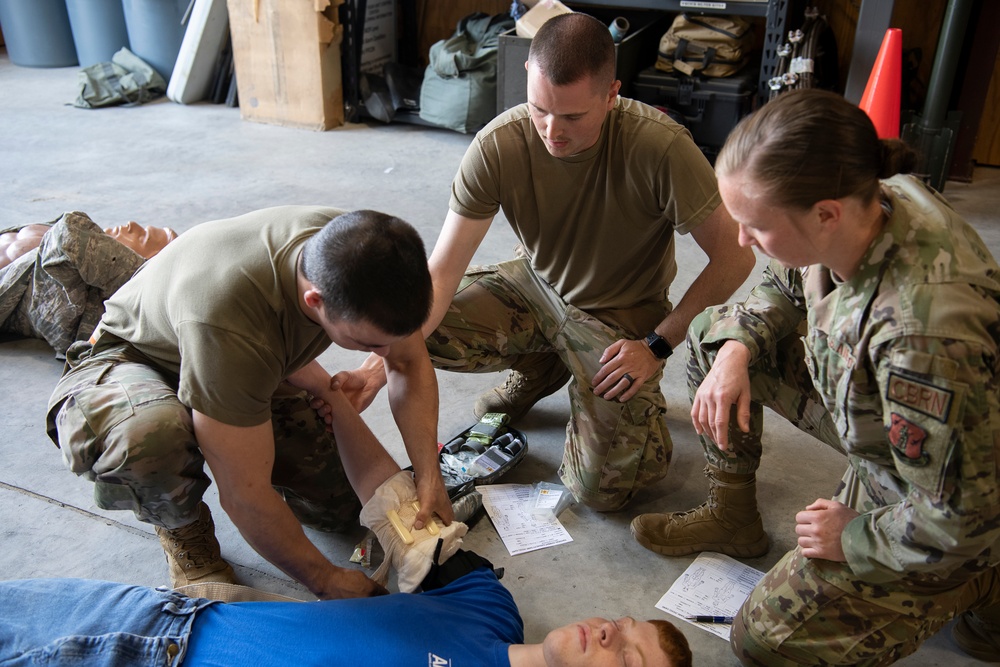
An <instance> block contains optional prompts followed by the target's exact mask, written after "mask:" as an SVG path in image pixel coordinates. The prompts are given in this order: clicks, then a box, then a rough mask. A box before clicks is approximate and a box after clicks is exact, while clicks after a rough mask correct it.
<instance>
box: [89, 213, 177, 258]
mask: <svg viewBox="0 0 1000 667" xmlns="http://www.w3.org/2000/svg"><path fill="white" fill-rule="evenodd" d="M104 233H105V234H107V235H108V236H110V237H111V238H113V239H115V240H116V241H118V242H119V243H121V244H122V245H123V246H126V247H127V248H130V249H132V250H134V251H135V252H136V253H137V254H139V255H140V256H141V257H143V258H144V259H149V258H150V257H153V256H154V255H156V253H158V252H160V251H161V250H163V248H165V247H166V245H167V244H168V243H170V242H171V241H173V240H174V239H175V238H177V232H175V231H174V230H172V229H170V228H169V227H154V226H153V225H146V226H143V225H140V224H139V223H137V222H134V221H132V220H129V221H128V222H127V223H125V224H124V225H118V226H117V227H108V228H107V229H105V230H104Z"/></svg>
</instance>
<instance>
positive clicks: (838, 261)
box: [632, 90, 1000, 667]
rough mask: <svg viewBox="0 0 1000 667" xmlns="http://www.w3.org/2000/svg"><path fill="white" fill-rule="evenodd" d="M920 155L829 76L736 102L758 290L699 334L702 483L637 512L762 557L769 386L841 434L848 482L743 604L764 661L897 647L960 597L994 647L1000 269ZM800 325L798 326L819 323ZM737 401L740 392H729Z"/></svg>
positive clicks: (970, 624)
mask: <svg viewBox="0 0 1000 667" xmlns="http://www.w3.org/2000/svg"><path fill="white" fill-rule="evenodd" d="M913 164H914V156H913V154H912V152H910V151H909V149H908V148H906V147H905V146H904V145H903V144H902V143H901V142H899V141H898V140H883V141H880V140H879V139H878V137H877V135H876V132H875V129H874V127H873V126H872V124H871V121H870V120H869V119H868V117H867V116H866V115H865V114H864V112H862V111H861V110H859V109H858V108H857V107H855V106H853V105H851V104H850V103H848V102H846V101H845V100H844V99H843V98H842V97H840V96H838V95H835V94H832V93H828V92H825V91H819V90H803V91H795V92H791V93H787V94H785V95H783V96H781V97H779V98H778V99H777V100H774V101H772V102H770V103H768V104H767V105H766V106H764V107H763V108H762V109H761V110H759V111H758V112H757V113H756V114H754V115H753V116H751V117H750V118H748V119H746V120H745V121H744V122H742V123H741V124H740V125H739V126H738V127H737V128H736V129H735V130H734V131H733V134H732V135H731V136H730V137H729V139H728V140H727V142H726V146H725V147H724V148H723V151H722V153H721V154H720V155H719V158H718V162H717V164H716V170H717V173H718V176H719V189H720V192H721V194H722V197H723V201H724V202H725V204H726V206H727V208H728V209H729V211H730V212H731V213H732V215H733V217H734V218H735V219H736V220H737V221H738V222H739V223H740V243H741V244H743V245H748V246H756V247H757V248H758V249H760V250H761V251H763V252H764V253H765V254H767V255H768V256H770V257H771V258H772V261H771V263H770V265H769V267H768V268H767V270H766V271H765V274H764V279H763V281H762V282H761V284H760V285H758V286H757V287H756V288H755V289H754V290H753V292H752V293H751V296H750V297H749V298H748V299H747V301H746V302H744V303H743V304H736V305H732V306H722V307H718V308H714V309H710V310H708V311H706V312H705V313H703V314H702V315H701V316H699V318H697V319H696V320H695V321H694V323H693V324H692V326H691V329H690V331H689V333H688V342H689V346H690V348H691V360H690V363H689V367H688V381H689V386H690V388H691V393H692V400H693V407H692V411H691V415H692V420H693V422H694V425H695V429H696V430H697V432H698V433H699V435H700V436H701V439H702V444H703V447H704V449H705V453H706V456H707V459H708V467H707V473H708V477H709V480H710V483H711V492H710V497H709V500H708V502H706V503H705V504H704V505H702V506H700V507H699V508H696V509H695V510H693V511H691V512H676V513H672V514H646V515H642V516H639V517H637V518H636V519H635V521H633V524H632V530H633V533H634V534H635V535H636V537H637V539H638V540H639V541H640V543H642V544H643V545H645V546H647V547H648V548H650V549H653V550H654V551H657V552H659V553H664V554H668V555H681V554H684V553H692V552H695V551H702V550H712V551H723V552H726V553H729V554H731V555H734V556H740V557H747V556H756V555H762V554H763V553H764V552H766V551H767V545H768V539H767V536H766V534H765V533H764V531H763V527H762V525H761V519H760V515H759V513H758V512H757V505H756V498H755V488H754V486H755V481H754V479H755V478H754V473H755V471H756V469H757V467H758V465H759V463H760V454H761V440H760V435H761V420H762V415H763V406H765V405H766V406H768V407H770V408H772V409H773V410H774V411H775V412H777V413H778V414H780V415H782V416H785V417H786V418H788V419H789V420H790V421H792V423H794V424H795V425H796V426H798V427H799V428H801V429H802V430H804V431H806V432H807V433H810V434H811V435H814V436H815V437H817V438H819V439H820V440H823V441H824V442H826V443H827V444H830V445H831V446H833V447H835V448H837V449H838V450H839V451H842V452H844V453H846V455H847V457H848V461H849V464H850V465H849V467H848V469H847V472H846V473H845V474H844V477H843V480H842V482H841V484H840V486H839V488H838V490H837V492H836V495H835V496H834V497H833V499H822V498H821V499H818V500H816V501H815V502H813V503H812V504H811V505H809V506H808V507H806V508H805V509H804V510H803V511H801V512H799V513H798V514H797V515H796V527H795V532H796V534H797V535H798V546H797V548H796V549H794V550H792V551H791V552H789V553H788V554H786V555H785V557H784V558H782V559H781V560H780V561H779V562H778V564H777V565H775V566H774V567H773V568H772V569H771V570H770V572H768V573H767V575H766V576H765V577H764V579H763V580H762V581H761V582H760V584H759V585H758V586H757V588H756V589H755V590H754V591H753V592H752V593H751V595H750V597H749V599H748V600H747V602H746V603H745V604H744V606H743V609H742V610H741V613H740V615H739V617H738V618H737V619H736V620H735V623H734V626H733V634H732V645H733V650H734V651H735V653H736V654H737V656H738V657H739V658H740V660H741V661H742V662H743V663H744V664H748V665H767V666H769V667H772V666H774V665H848V664H850V665H884V664H889V663H891V662H893V661H895V660H897V659H899V658H901V657H903V656H905V655H908V654H910V653H912V652H913V651H915V650H916V649H917V647H918V646H920V644H921V643H922V642H923V641H924V640H925V639H927V638H928V637H930V636H931V635H933V634H934V633H935V632H937V631H938V630H939V629H940V628H941V627H942V626H944V625H945V624H946V623H947V622H949V621H950V620H951V619H952V618H955V617H956V616H957V617H958V618H959V620H958V622H957V623H956V625H955V628H954V632H953V636H954V637H955V639H956V641H957V642H958V644H959V646H960V647H961V648H962V649H963V650H964V651H965V652H966V653H969V654H971V655H973V656H975V657H978V658H982V659H995V658H996V657H997V656H998V655H1000V484H998V477H1000V400H998V384H997V376H998V371H1000V351H998V339H1000V306H998V298H1000V282H998V280H1000V269H998V267H997V264H996V261H995V260H994V259H993V257H992V256H991V255H990V253H989V251H988V250H987V248H986V247H985V245H984V244H983V242H982V240H981V239H980V238H979V236H978V235H977V234H976V232H975V231H974V230H973V229H972V228H971V227H970V226H969V225H968V224H967V223H965V222H964V221H963V220H962V219H961V218H959V216H958V215H957V214H956V213H955V212H954V211H953V210H952V209H951V207H950V206H949V205H948V204H947V202H945V201H944V199H943V198H941V197H940V195H938V194H937V193H935V192H934V191H932V190H930V189H929V188H927V187H925V186H924V185H923V183H921V182H920V181H919V180H917V179H915V178H913V177H910V176H903V175H899V174H900V173H901V172H906V171H907V170H908V169H909V168H912V166H913ZM803 332H804V333H803ZM734 406H735V410H733V407H734Z"/></svg>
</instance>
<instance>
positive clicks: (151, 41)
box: [122, 0, 191, 81]
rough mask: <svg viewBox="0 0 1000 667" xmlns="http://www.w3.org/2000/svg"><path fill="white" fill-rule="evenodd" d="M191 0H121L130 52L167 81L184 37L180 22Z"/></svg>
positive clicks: (183, 28) (184, 26) (183, 27)
mask: <svg viewBox="0 0 1000 667" xmlns="http://www.w3.org/2000/svg"><path fill="white" fill-rule="evenodd" d="M190 4H191V0H122V7H123V8H124V9H125V26H126V28H128V41H129V43H130V44H131V47H130V48H131V50H132V53H134V54H135V55H137V56H139V57H140V58H142V59H143V60H145V61H146V62H147V63H149V64H150V65H152V66H153V69H155V70H156V71H157V72H159V73H160V75H161V76H162V77H163V79H164V80H165V81H170V75H171V74H172V73H173V71H174V64H175V63H176V62H177V54H178V53H179V52H180V50H181V42H183V41H184V30H185V28H186V27H187V26H186V25H181V21H182V20H183V19H184V14H185V13H186V12H187V8H188V5H190Z"/></svg>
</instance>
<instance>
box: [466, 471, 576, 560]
mask: <svg viewBox="0 0 1000 667" xmlns="http://www.w3.org/2000/svg"><path fill="white" fill-rule="evenodd" d="M476 491H479V492H480V493H481V494H483V506H484V507H485V508H486V513H487V514H489V515H490V519H492V520H493V525H494V526H495V527H496V529H497V534H499V535H500V539H502V540H503V543H504V546H505V547H507V551H509V552H510V555H511V556H516V555H518V554H523V553H527V552H529V551H535V550H536V549H544V548H545V547H553V546H555V545H557V544H566V543H567V542H572V541H573V538H572V537H570V535H569V533H568V532H566V529H565V528H564V527H563V525H562V524H561V523H559V519H556V518H553V519H551V520H548V521H546V520H545V519H539V518H537V517H535V516H532V514H531V507H530V502H529V499H530V496H531V485H530V484H489V485H484V486H477V487H476Z"/></svg>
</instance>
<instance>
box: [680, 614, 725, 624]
mask: <svg viewBox="0 0 1000 667" xmlns="http://www.w3.org/2000/svg"><path fill="white" fill-rule="evenodd" d="M686 618H687V620H689V621H694V622H695V623H727V624H729V625H732V623H733V617H732V616H687V617H686Z"/></svg>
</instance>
